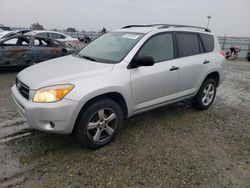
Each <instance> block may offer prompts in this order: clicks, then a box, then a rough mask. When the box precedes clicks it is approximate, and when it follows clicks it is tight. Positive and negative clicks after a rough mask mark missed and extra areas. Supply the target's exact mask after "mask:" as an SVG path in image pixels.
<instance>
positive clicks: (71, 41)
mask: <svg viewBox="0 0 250 188" xmlns="http://www.w3.org/2000/svg"><path fill="white" fill-rule="evenodd" d="M25 34H26V35H34V36H41V37H47V38H51V39H55V40H59V41H61V42H65V43H66V44H68V45H70V46H72V47H75V48H78V47H80V41H79V40H78V39H77V38H73V37H71V36H68V35H65V34H63V33H60V32H56V31H48V30H33V31H30V32H28V33H25Z"/></svg>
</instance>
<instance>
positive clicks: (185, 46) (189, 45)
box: [176, 33, 200, 57]
mask: <svg viewBox="0 0 250 188" xmlns="http://www.w3.org/2000/svg"><path fill="white" fill-rule="evenodd" d="M176 43H177V46H178V54H179V57H186V56H192V55H197V54H200V42H199V38H198V35H197V34H195V33H176Z"/></svg>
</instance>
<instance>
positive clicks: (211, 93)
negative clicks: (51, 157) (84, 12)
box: [12, 24, 225, 149]
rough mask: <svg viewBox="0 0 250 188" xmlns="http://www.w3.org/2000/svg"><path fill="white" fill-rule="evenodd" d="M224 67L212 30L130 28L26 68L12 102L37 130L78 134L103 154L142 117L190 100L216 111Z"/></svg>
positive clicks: (86, 143)
mask: <svg viewBox="0 0 250 188" xmlns="http://www.w3.org/2000/svg"><path fill="white" fill-rule="evenodd" d="M224 66H225V56H224V53H222V51H221V48H220V44H219V42H218V39H217V37H216V36H215V35H214V34H212V33H211V31H210V30H209V29H207V28H200V27H194V26H183V25H168V24H158V25H137V26H126V27H124V28H122V29H119V30H116V31H112V32H109V33H107V34H104V35H102V36H100V37H99V38H97V39H96V40H94V41H93V42H91V43H90V44H88V45H87V46H86V47H84V48H82V50H80V51H79V52H78V53H77V54H75V55H70V56H67V57H62V58H57V59H54V60H50V61H47V62H44V63H41V64H38V65H35V66H32V67H29V68H27V69H25V70H23V71H22V72H20V73H19V74H18V75H17V79H16V84H15V85H14V86H13V87H12V96H13V100H14V102H15V104H16V107H17V108H18V111H19V112H20V113H21V114H22V115H23V116H24V117H25V118H26V119H27V121H28V124H29V125H30V126H31V127H32V128H34V129H38V130H42V131H46V132H51V133H60V134H70V133H72V132H73V133H74V134H75V136H76V138H77V140H78V142H79V143H80V144H81V145H83V146H86V147H88V148H92V149H96V148H99V147H102V146H104V145H106V144H108V143H110V142H111V141H112V140H113V139H114V138H115V136H116V135H117V133H119V131H120V130H121V128H122V126H123V121H124V119H126V118H128V117H131V116H133V115H135V114H138V113H142V112H145V111H148V110H151V109H154V108H159V107H161V106H164V105H168V104H171V103H175V102H178V101H181V100H184V99H192V101H193V104H194V106H195V107H196V108H197V109H200V110H205V109H208V108H209V107H210V105H211V104H212V103H213V101H214V99H215V96H216V89H217V87H218V86H219V85H220V84H221V83H222V82H223V80H224V75H225V73H224ZM45 75H46V76H45ZM131 139H132V138H131Z"/></svg>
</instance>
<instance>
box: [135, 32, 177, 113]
mask: <svg viewBox="0 0 250 188" xmlns="http://www.w3.org/2000/svg"><path fill="white" fill-rule="evenodd" d="M145 55H150V56H152V57H153V58H154V61H155V64H154V65H153V66H148V67H138V68H133V69H132V70H131V88H132V98H133V104H134V111H135V112H136V111H138V110H143V109H144V108H148V107H153V106H154V105H160V104H161V103H163V102H166V101H168V100H171V99H173V98H174V94H175V93H176V91H177V88H178V82H179V69H178V66H179V65H178V64H176V61H175V60H174V56H175V55H174V42H173V35H172V33H169V32H168V33H161V34H157V35H155V36H153V37H151V38H150V39H149V40H147V41H146V42H145V43H144V45H143V46H142V47H141V49H140V50H139V51H138V53H137V55H136V57H139V56H145ZM136 57H135V58H136Z"/></svg>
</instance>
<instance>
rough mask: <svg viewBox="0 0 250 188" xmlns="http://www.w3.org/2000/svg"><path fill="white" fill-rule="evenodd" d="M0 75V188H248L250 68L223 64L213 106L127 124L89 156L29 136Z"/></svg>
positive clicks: (179, 107) (63, 142)
mask: <svg viewBox="0 0 250 188" xmlns="http://www.w3.org/2000/svg"><path fill="white" fill-rule="evenodd" d="M15 76H16V73H7V74H6V73H5V74H3V73H0V85H1V89H0V107H1V108H0V187H11V186H14V187H73V188H74V187H75V188H76V187H92V186H95V187H103V186H104V187H127V186H132V187H249V186H250V64H249V63H246V62H235V61H234V62H228V65H227V78H226V80H225V82H224V83H223V85H222V86H221V87H219V88H218V93H217V97H216V100H215V102H214V104H213V105H212V106H211V108H210V109H208V110H207V111H202V112H201V111H196V110H195V109H194V108H193V107H192V106H191V105H190V102H189V101H185V102H182V103H178V104H174V105H171V106H168V107H164V108H160V109H157V110H154V111H151V112H148V113H144V114H142V115H138V116H135V117H133V118H131V119H129V120H127V121H126V123H125V124H126V125H125V127H124V129H123V131H122V133H121V134H120V135H119V137H118V138H117V139H116V140H115V142H114V143H112V144H111V145H109V146H107V147H104V148H102V149H99V150H96V151H90V150H87V149H85V148H81V147H80V146H79V145H77V144H76V143H75V142H74V140H73V139H72V137H71V136H61V135H54V134H47V133H43V132H39V131H35V130H30V129H29V128H28V125H27V124H26V122H25V121H24V120H23V119H22V118H21V117H20V116H19V115H18V113H17V111H16V110H15V108H14V106H13V104H12V101H11V97H10V86H11V85H12V84H13V82H14V79H15Z"/></svg>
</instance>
